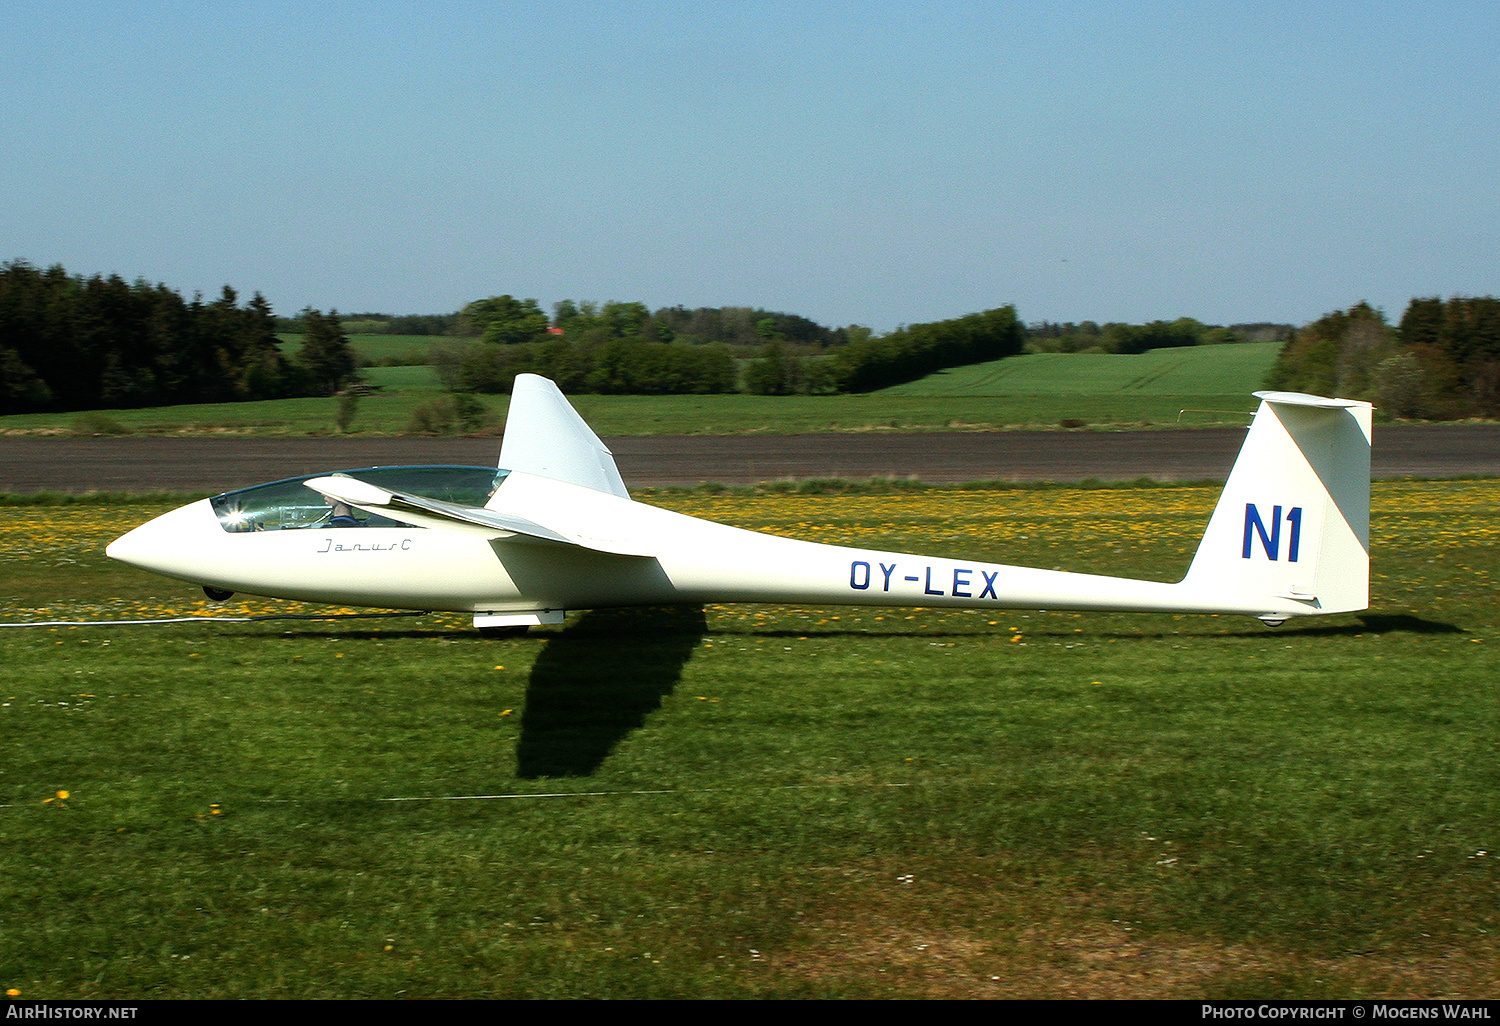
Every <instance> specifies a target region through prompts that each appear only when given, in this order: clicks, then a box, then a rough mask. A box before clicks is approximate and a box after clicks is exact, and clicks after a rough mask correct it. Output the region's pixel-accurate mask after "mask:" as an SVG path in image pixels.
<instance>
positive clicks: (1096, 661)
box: [0, 482, 1500, 1001]
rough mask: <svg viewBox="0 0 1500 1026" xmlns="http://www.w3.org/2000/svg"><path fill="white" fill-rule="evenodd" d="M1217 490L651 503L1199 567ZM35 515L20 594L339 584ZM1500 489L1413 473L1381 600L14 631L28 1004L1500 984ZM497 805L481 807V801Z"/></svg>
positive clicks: (776, 524) (1080, 565) (6, 512)
mask: <svg viewBox="0 0 1500 1026" xmlns="http://www.w3.org/2000/svg"><path fill="white" fill-rule="evenodd" d="M1215 497H1216V490H1214V489H1205V488H1171V489H1151V490H1149V491H1107V490H1094V491H1080V490H1072V489H1054V490H1048V491H1031V492H1028V491H1009V492H966V491H959V490H951V491H933V492H926V493H922V494H919V495H899V494H893V495H867V496H844V497H818V496H795V495H773V496H766V497H763V498H748V497H723V496H719V497H714V496H702V495H699V496H677V497H670V496H653V497H652V498H650V500H649V501H651V502H653V503H657V504H660V505H668V506H671V507H672V508H675V509H679V510H680V511H682V512H684V513H688V514H692V515H698V516H706V517H710V518H713V519H718V520H723V521H725V522H728V523H732V524H735V525H737V526H742V527H747V528H752V529H758V530H766V531H770V532H773V533H777V534H785V535H792V536H796V537H802V538H808V539H813V540H818V541H827V542H836V543H844V544H855V545H861V546H865V545H873V546H879V547H889V548H894V549H902V550H907V551H917V552H933V553H937V554H952V555H967V556H970V557H973V558H979V559H998V560H1004V561H1006V562H1012V563H1020V564H1029V565H1040V566H1049V567H1050V566H1058V565H1061V566H1063V567H1065V568H1067V569H1075V570H1083V571H1089V572H1102V573H1122V574H1126V575H1131V576H1142V577H1151V578H1155V579H1158V580H1160V579H1169V578H1175V577H1176V576H1178V575H1180V574H1181V572H1182V570H1183V569H1184V568H1185V567H1186V566H1187V563H1188V560H1189V558H1190V556H1191V552H1192V550H1193V548H1194V547H1195V546H1196V543H1197V539H1198V536H1199V533H1200V532H1201V530H1202V527H1203V524H1204V523H1205V522H1206V520H1207V518H1208V516H1209V512H1210V510H1211V509H1212V508H1213V504H1214V501H1215ZM165 508H166V507H164V506H162V505H152V506H146V505H140V506H124V505H113V506H94V507H88V506H56V507H13V508H0V602H3V604H4V617H3V619H4V620H6V621H15V620H39V619H85V620H97V619H114V618H137V617H158V616H165V615H169V614H179V613H186V614H209V615H213V614H228V615H235V614H254V613H267V612H272V611H290V612H295V611H299V610H305V607H302V606H299V605H298V604H296V603H278V602H273V601H270V600H262V599H254V598H246V597H236V598H235V599H233V600H231V601H230V602H228V603H226V604H224V605H220V606H214V605H210V604H209V603H207V602H206V600H205V599H204V598H203V595H202V593H201V592H200V591H198V590H197V589H196V588H193V587H192V586H191V585H187V584H182V583H179V582H173V581H167V580H163V579H161V578H156V577H152V576H150V575H147V574H144V573H141V572H138V571H135V570H132V569H130V568H128V567H124V566H122V565H120V564H117V563H113V562H111V561H109V560H107V559H105V558H103V554H102V551H101V549H102V546H103V545H104V543H105V542H107V541H108V540H109V539H111V538H113V537H115V536H116V535H118V534H119V533H121V532H122V531H124V530H125V529H126V528H128V527H132V526H134V525H135V524H137V523H140V522H141V521H143V520H145V519H146V518H148V517H150V516H152V515H155V514H157V513H159V512H162V511H163V510H164V509H165ZM1497 508H1500V484H1496V483H1495V482H1445V483H1425V484H1423V483H1417V484H1413V483H1388V484H1386V483H1381V484H1377V485H1376V486H1375V489H1374V509H1373V516H1372V542H1373V544H1372V549H1373V550H1374V552H1375V553H1376V556H1375V564H1374V575H1373V580H1372V588H1371V591H1372V596H1371V597H1372V608H1371V610H1370V611H1369V612H1368V613H1366V614H1361V615H1340V616H1333V617H1326V618H1313V619H1312V620H1310V621H1308V622H1301V621H1295V622H1293V623H1291V624H1288V625H1287V626H1285V627H1282V628H1280V629H1278V630H1274V631H1273V630H1267V629H1266V628H1264V627H1262V626H1261V625H1260V624H1258V623H1256V622H1255V621H1253V620H1250V619H1248V618H1237V617H1214V616H1171V615H1136V616H1131V615H1126V614H1103V613H1100V614H1089V613H1066V612H1050V613H1048V612H1038V611H1033V610H1020V611H1002V610H932V609H918V608H913V609H868V608H858V607H830V608H825V607H805V606H761V605H724V606H717V605H715V606H707V607H691V608H679V609H647V610H628V611H607V610H606V611H594V612H575V613H572V614H570V615H569V617H568V622H567V624H566V625H565V626H562V627H557V628H547V629H542V630H536V631H533V632H532V633H531V634H530V635H529V636H527V637H524V638H518V639H510V640H492V639H488V638H483V637H481V636H479V635H478V634H477V633H476V632H474V631H473V630H471V629H470V628H469V627H468V624H467V622H466V621H465V620H464V618H462V617H459V616H456V615H436V616H428V617H423V618H421V619H417V620H346V621H341V622H310V621H271V622H262V623H245V624H230V623H222V622H220V623H211V624H210V623H205V624H188V625H174V626H155V627H151V626H134V627H132V626H118V627H105V626H92V627H76V628H69V627H58V628H48V627H37V628H19V629H17V628H11V629H6V630H3V631H0V660H3V662H4V664H5V666H6V667H7V672H6V680H5V683H4V685H3V686H4V691H3V692H0V737H3V738H4V741H5V743H4V744H3V745H0V834H3V836H4V838H5V842H6V843H5V844H3V845H0V988H4V989H7V990H14V991H18V992H19V995H18V997H19V1000H20V1001H43V1000H61V999H73V1000H91V999H99V998H118V999H131V1000H134V999H140V998H253V997H261V998H355V997H368V998H384V999H390V998H393V997H413V998H424V997H425V998H486V997H488V998H525V997H530V998H538V997H563V998H575V999H576V998H590V997H593V998H651V997H656V998H663V997H696V998H716V997H717V998H733V997H741V998H744V997H762V998H765V997H771V998H777V997H781V998H809V997H821V998H843V997H867V998H882V997H884V998H890V997H947V998H985V997H1052V998H1059V997H1071V998H1137V999H1140V998H1179V999H1185V998H1209V997H1216V998H1237V997H1238V998H1258V999H1269V998H1322V999H1352V998H1370V997H1377V996H1379V997H1400V998H1429V999H1431V998H1438V997H1475V996H1487V995H1491V994H1494V993H1496V992H1497V989H1500V941H1497V938H1500V861H1497V854H1496V853H1497V852H1500V825H1497V824H1500V792H1497V789H1496V786H1495V783H1496V780H1497V779H1500V748H1497V745H1496V736H1497V732H1500V705H1497V703H1496V702H1495V682H1496V680H1500V648H1497V646H1500V607H1497V599H1500V593H1497V590H1496V589H1495V588H1494V586H1493V582H1492V577H1493V575H1494V573H1495V567H1496V565H1497V564H1496V558H1495V557H1496V539H1497V537H1500V533H1497V528H1500V518H1497V513H1496V510H1497ZM474 796H490V797H488V798H480V797H474Z"/></svg>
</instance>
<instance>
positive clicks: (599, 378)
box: [433, 295, 1024, 395]
mask: <svg viewBox="0 0 1500 1026" xmlns="http://www.w3.org/2000/svg"><path fill="white" fill-rule="evenodd" d="M460 323H461V325H462V327H463V329H464V330H465V332H466V333H467V334H469V335H470V336H471V337H473V338H475V339H477V341H475V342H471V343H468V344H455V345H446V346H438V347H435V351H434V354H433V358H434V365H435V366H436V367H437V368H438V372H439V374H440V375H441V376H442V379H443V382H444V384H445V385H446V386H447V387H448V388H450V389H452V390H455V391H474V392H506V391H509V390H510V386H511V382H512V381H514V379H515V376H516V375H517V374H520V373H527V372H530V373H535V374H542V375H545V376H546V377H550V378H552V379H553V380H555V381H557V383H558V384H559V385H560V386H561V387H562V388H563V390H564V391H572V392H600V393H634V394H666V393H700V394H701V393H714V392H734V391H741V390H743V391H746V392H751V393H754V394H761V395H788V394H792V393H805V394H829V393H834V392H867V391H871V390H873V389H877V388H884V387H886V386H887V385H893V384H898V383H900V382H903V381H912V380H915V379H916V378H920V377H922V376H924V375H926V374H930V373H932V372H933V371H934V370H939V369H941V368H943V367H952V366H957V365H959V364H964V363H974V362H978V361H982V360H994V359H998V358H1000V357H1002V356H1010V355H1013V354H1015V353H1019V352H1020V351H1021V346H1022V340H1023V335H1024V329H1023V328H1022V325H1021V323H1020V322H1019V321H1018V320H1017V318H1016V312H1015V308H1014V307H1010V306H1005V307H1000V308H998V309H995V310H988V311H985V312H983V313H976V314H969V315H967V316H965V317H959V318H954V319H951V320H945V321H935V322H932V323H929V324H913V325H905V326H902V327H901V328H898V329H896V330H895V331H893V332H889V333H887V334H885V335H876V334H874V333H873V332H871V331H870V330H869V329H868V328H864V327H862V326H860V325H849V326H847V327H843V328H827V327H824V326H823V325H820V324H817V323H816V322H814V321H811V320H809V319H807V318H805V317H800V316H798V315H796V314H786V313H776V312H770V311H766V310H760V309H750V308H747V307H721V308H717V309H714V308H706V307H703V308H699V309H697V310H692V311H689V310H687V309H685V308H683V307H668V308H664V309H661V310H657V311H656V312H655V313H653V312H651V311H650V310H649V309H648V308H647V307H646V306H645V305H644V304H642V303H623V302H609V303H603V304H599V303H590V302H575V301H572V300H564V301H562V302H560V303H557V304H555V305H554V307H553V316H552V317H551V318H548V317H547V315H546V314H545V313H543V312H542V310H541V308H540V307H539V306H538V305H537V303H536V301H535V300H533V299H516V298H514V297H512V296H509V295H504V296H492V297H490V298H488V299H483V300H477V301H475V302H473V303H470V304H469V305H468V306H467V307H465V308H464V310H463V311H462V312H461V314H460ZM739 359H747V360H748V362H747V364H746V366H745V368H744V373H743V376H742V375H741V373H740V368H739Z"/></svg>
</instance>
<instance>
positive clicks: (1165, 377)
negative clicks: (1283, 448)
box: [885, 342, 1281, 399]
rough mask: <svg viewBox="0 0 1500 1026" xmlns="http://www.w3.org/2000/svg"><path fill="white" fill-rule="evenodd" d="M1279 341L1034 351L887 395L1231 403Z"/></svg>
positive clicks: (1266, 365)
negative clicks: (1114, 351)
mask: <svg viewBox="0 0 1500 1026" xmlns="http://www.w3.org/2000/svg"><path fill="white" fill-rule="evenodd" d="M1279 352H1281V343H1279V342H1256V343H1250V344H1243V345H1220V346H1194V347H1189V348H1184V349H1153V350H1151V351H1150V352H1145V353H1138V354H1134V355H1131V356H1119V355H1109V354H1104V353H1036V354H1032V355H1028V356H1012V357H1009V358H1007V359H1004V360H994V361H991V362H990V363H976V364H971V365H969V366H967V367H954V368H951V369H949V370H943V371H938V372H937V373H936V374H929V375H928V376H927V377H925V378H923V379H922V380H920V381H913V382H911V383H910V384H906V385H896V386H894V387H892V388H888V389H886V390H885V394H887V395H930V396H939V395H941V396H959V395H964V396H1044V395H1078V396H1083V395H1089V396H1093V395H1130V396H1147V395H1150V396H1195V397H1197V396H1206V395H1225V396H1229V397H1231V398H1234V399H1237V398H1239V397H1240V396H1242V395H1245V394H1246V393H1248V392H1251V391H1254V390H1255V389H1257V388H1260V387H1261V382H1263V381H1264V380H1265V379H1266V375H1267V374H1268V373H1270V371H1271V365H1272V364H1274V363H1275V362H1276V355H1277V354H1278V353H1279Z"/></svg>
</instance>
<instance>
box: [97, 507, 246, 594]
mask: <svg viewBox="0 0 1500 1026" xmlns="http://www.w3.org/2000/svg"><path fill="white" fill-rule="evenodd" d="M215 534H220V535H222V534H223V531H222V530H221V529H220V528H219V525H218V520H217V518H216V517H215V516H214V511H213V507H212V506H211V505H210V504H209V501H208V500H207V499H201V500H199V501H198V502H193V503H189V504H188V505H186V506H181V507H178V508H177V509H174V510H172V512H170V513H163V514H162V515H161V516H159V517H157V518H155V519H154V520H148V521H146V522H145V523H144V524H142V525H141V526H140V527H137V528H136V529H135V530H133V531H128V532H126V533H125V534H122V535H120V537H118V538H116V539H115V540H114V541H112V542H110V543H109V544H108V545H107V546H105V549H104V554H105V555H106V556H108V557H109V558H110V559H118V560H119V561H120V562H122V563H129V564H130V565H131V566H138V567H140V568H141V569H142V570H150V571H151V572H152V573H158V574H164V575H166V576H168V577H178V578H184V579H187V580H193V579H194V578H195V577H196V576H198V574H199V573H201V563H202V558H201V557H202V553H203V550H204V548H205V545H206V543H209V542H211V541H212V540H213V539H214V535H215Z"/></svg>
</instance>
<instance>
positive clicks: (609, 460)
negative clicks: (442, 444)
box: [495, 374, 630, 499]
mask: <svg viewBox="0 0 1500 1026" xmlns="http://www.w3.org/2000/svg"><path fill="white" fill-rule="evenodd" d="M500 466H501V467H503V468H505V469H506V470H520V471H523V472H525V473H528V474H536V475H537V476H538V477H549V478H552V479H553V480H555V481H566V482H568V483H569V484H575V485H581V486H583V487H584V488H592V489H594V490H595V491H600V492H608V493H609V494H611V495H618V496H619V497H620V498H622V499H628V498H630V493H629V492H628V491H626V490H625V482H624V481H622V480H621V479H620V471H619V470H618V469H617V468H616V467H615V458H614V456H613V455H612V454H611V453H610V451H609V449H608V448H607V447H606V446H605V444H604V443H603V442H601V441H600V440H599V436H598V435H596V434H594V431H593V429H592V428H590V427H589V426H588V424H586V423H584V420H583V418H582V417H580V416H579V415H578V411H577V410H575V409H573V405H572V404H571V403H569V402H568V400H567V399H566V398H565V397H564V396H563V394H562V392H561V391H560V390H559V389H558V387H557V385H555V384H553V382H551V381H550V380H548V379H547V378H544V377H541V376H540V375H537V374H517V375H516V381H515V385H514V386H513V387H512V390H511V393H510V413H509V414H507V415H506V418H505V437H504V438H503V439H501V441H500ZM495 494H496V495H497V496H498V495H499V494H500V493H499V492H496V493H495Z"/></svg>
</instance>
